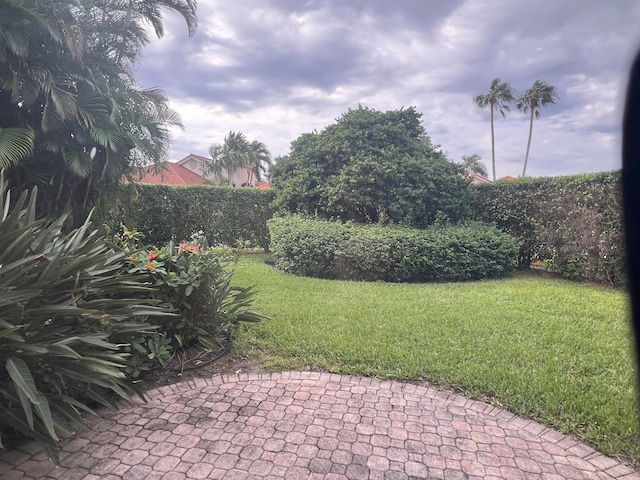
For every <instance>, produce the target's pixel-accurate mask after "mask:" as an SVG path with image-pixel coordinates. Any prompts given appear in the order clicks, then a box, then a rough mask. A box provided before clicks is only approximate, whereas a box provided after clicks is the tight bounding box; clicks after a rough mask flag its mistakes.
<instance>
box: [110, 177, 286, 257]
mask: <svg viewBox="0 0 640 480" xmlns="http://www.w3.org/2000/svg"><path fill="white" fill-rule="evenodd" d="M273 197H274V194H273V191H272V190H260V189H256V188H232V187H216V186H211V185H193V186H186V187H180V186H168V185H141V184H126V185H122V187H121V190H120V194H119V196H118V198H117V200H116V202H115V205H114V208H113V212H112V216H111V218H110V219H109V221H108V223H109V224H110V226H111V227H112V228H115V229H116V230H117V229H119V226H120V224H124V225H126V226H127V228H133V227H135V228H136V229H137V230H138V231H139V232H142V233H143V234H144V235H145V239H144V241H145V243H147V244H153V245H165V244H167V243H169V241H170V240H171V239H174V240H178V241H183V240H188V239H189V238H190V237H191V235H192V234H194V233H195V232H198V231H200V230H201V231H202V232H203V234H204V235H205V236H206V238H207V240H208V241H209V244H210V245H228V246H242V247H260V248H264V249H267V248H268V247H269V232H268V230H267V223H266V222H267V220H268V219H269V218H271V217H272V216H273V209H272V207H271V202H272V201H273Z"/></svg>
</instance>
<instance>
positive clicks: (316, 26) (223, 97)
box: [138, 0, 640, 176]
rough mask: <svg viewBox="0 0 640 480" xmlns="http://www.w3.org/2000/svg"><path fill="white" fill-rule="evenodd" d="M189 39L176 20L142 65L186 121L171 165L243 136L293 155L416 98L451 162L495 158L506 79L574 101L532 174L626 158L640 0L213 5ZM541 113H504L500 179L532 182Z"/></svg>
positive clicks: (554, 118) (552, 121) (561, 108)
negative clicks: (366, 111)
mask: <svg viewBox="0 0 640 480" xmlns="http://www.w3.org/2000/svg"><path fill="white" fill-rule="evenodd" d="M198 18H199V29H198V32H197V33H196V35H194V36H193V37H192V38H188V36H187V33H186V27H185V26H184V24H183V23H181V20H180V19H179V18H178V17H177V16H175V15H171V16H169V17H168V18H167V32H168V33H167V35H166V37H165V38H164V39H162V40H160V41H154V42H153V43H152V45H150V46H149V48H148V50H147V51H146V54H145V58H146V60H145V62H144V63H143V65H141V67H140V68H139V70H138V74H139V81H140V83H141V84H142V85H144V86H156V85H158V86H161V87H163V88H164V89H165V91H166V92H167V94H168V95H169V98H170V99H171V104H172V106H173V107H174V108H175V109H176V110H178V111H179V112H180V113H181V115H182V117H183V120H184V123H185V127H186V131H185V132H184V133H183V132H180V131H176V132H175V139H174V142H173V148H172V159H173V160H178V159H179V158H182V157H183V156H185V155H187V154H188V153H190V152H193V153H199V154H203V155H206V154H207V147H208V145H209V144H210V143H211V142H219V141H221V140H222V138H223V137H224V134H225V133H227V132H228V131H229V130H240V131H242V132H244V133H246V134H247V135H248V136H249V138H251V139H257V140H260V141H262V142H264V143H265V144H266V145H267V146H268V147H269V148H270V149H271V150H272V153H274V154H275V155H280V154H285V153H287V151H288V147H289V144H290V142H291V141H292V140H294V139H295V138H297V137H298V136H299V135H300V134H301V133H304V132H307V131H310V130H313V129H318V130H320V129H322V128H324V127H325V126H326V125H328V124H330V123H332V122H333V121H334V120H335V118H337V117H338V116H340V115H341V114H342V113H343V112H345V111H346V110H347V109H348V108H353V107H355V106H357V105H358V104H363V105H366V106H369V107H371V108H376V109H379V110H388V109H397V108H400V107H403V106H405V107H407V106H415V107H416V108H417V109H418V110H419V111H421V112H423V113H424V116H423V123H424V125H425V128H426V129H427V132H428V133H429V134H430V135H431V137H432V139H433V141H434V143H438V144H441V145H442V148H443V149H444V150H445V151H446V152H447V153H448V155H449V156H450V158H452V159H453V160H456V161H458V160H459V159H460V157H461V156H462V155H463V154H470V153H474V152H475V153H478V154H480V155H481V156H482V157H483V160H484V161H485V162H486V163H490V161H491V147H490V139H489V113H488V111H482V110H480V109H478V108H477V107H475V106H474V105H473V103H472V101H471V98H472V96H473V95H474V94H476V93H479V92H484V91H486V90H487V89H488V87H489V84H490V82H491V80H492V79H493V78H495V77H501V78H502V79H503V80H507V81H509V82H511V83H512V85H513V86H514V87H515V88H516V89H517V90H520V91H523V90H525V89H526V88H528V87H529V86H530V85H531V84H532V83H533V81H534V80H537V79H541V80H545V81H548V82H550V83H551V84H553V85H555V86H556V87H557V89H558V93H559V96H560V99H561V101H560V102H559V103H558V104H557V105H556V106H553V107H551V108H547V109H545V110H544V111H543V112H542V115H541V118H540V120H538V121H536V123H535V125H534V134H533V143H532V150H531V159H530V166H529V170H528V171H529V172H530V174H532V175H556V174H571V173H581V172H587V171H600V170H609V169H613V168H619V166H620V159H619V145H620V120H621V105H622V97H623V93H624V88H625V82H626V74H627V70H628V68H629V66H630V63H631V57H632V55H633V54H634V52H635V49H636V48H637V47H638V46H639V45H640V43H639V40H640V36H639V35H638V31H637V25H638V23H639V21H640V4H637V2H636V1H635V0H617V1H616V2H601V1H600V0H566V1H562V2H560V1H557V0H522V1H518V2H513V1H511V0H492V1H491V2H486V1H482V0H466V1H465V0H458V1H447V2H441V1H436V0H396V1H394V2H388V1H384V0H355V1H349V2H344V1H343V0H308V1H299V0H261V1H259V0H246V1H243V2H224V1H222V0H208V1H207V2H206V3H205V2H204V1H201V2H200V3H199V15H198ZM527 132H528V119H527V117H526V116H525V115H523V114H522V113H521V112H511V113H510V114H509V116H508V117H507V118H506V119H504V120H503V119H499V120H497V121H496V156H497V166H498V174H499V175H513V176H517V175H518V174H519V173H520V170H521V164H522V160H523V157H524V149H525V147H526V137H527Z"/></svg>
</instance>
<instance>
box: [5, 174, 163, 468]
mask: <svg viewBox="0 0 640 480" xmlns="http://www.w3.org/2000/svg"><path fill="white" fill-rule="evenodd" d="M5 191H6V183H5V182H4V180H3V178H2V176H1V175H0V215H2V216H0V448H3V442H5V443H6V441H7V440H10V439H13V438H14V437H16V435H22V436H27V437H30V438H33V439H34V440H36V441H37V442H38V443H39V444H40V445H41V446H42V448H43V450H44V452H45V453H46V454H47V455H48V456H49V457H50V458H52V459H53V460H54V461H57V453H56V450H55V442H56V441H57V439H58V438H59V437H60V436H66V435H68V434H70V433H72V432H74V431H76V430H78V428H82V427H83V426H84V421H83V419H82V417H81V413H82V412H93V410H92V407H93V406H94V405H102V406H106V407H110V408H115V403H114V401H113V398H112V397H113V395H118V396H120V397H122V398H125V399H126V398H129V395H130V394H132V393H135V394H137V393H139V392H138V391H137V390H136V389H135V388H134V387H133V385H132V383H131V382H130V381H129V379H128V378H127V375H126V369H127V367H128V366H129V359H128V355H127V354H126V353H125V352H124V351H123V350H122V344H123V343H128V342H130V340H131V339H132V338H133V337H139V336H143V335H146V334H150V333H151V332H152V331H153V327H151V326H149V325H148V324H146V323H144V321H145V319H146V318H147V316H148V315H154V316H157V317H159V315H160V314H162V313H163V310H162V309H160V308H158V307H154V306H153V305H155V304H157V303H158V302H157V301H155V300H150V297H151V296H152V295H151V293H152V290H151V289H150V288H149V286H148V284H146V283H145V280H146V277H145V276H144V275H141V274H140V273H138V272H131V273H126V274H122V271H121V270H122V267H123V265H124V253H123V252H117V251H114V250H112V249H111V248H110V247H109V246H108V245H107V244H106V242H105V241H104V239H103V238H102V237H100V236H99V235H98V233H97V231H91V230H90V223H89V219H87V220H86V222H85V224H84V225H83V226H82V227H81V228H79V229H77V230H74V231H72V232H70V233H68V234H63V233H62V225H63V223H64V221H65V218H64V217H62V218H60V219H58V220H56V221H54V222H47V221H45V220H36V218H35V204H36V193H37V190H36V189H34V191H33V192H32V193H31V195H29V194H28V193H27V192H23V193H22V195H20V197H19V198H18V199H17V201H15V203H14V205H13V208H10V209H9V208H8V207H9V200H10V199H9V193H7V194H6V200H5V198H4V194H5Z"/></svg>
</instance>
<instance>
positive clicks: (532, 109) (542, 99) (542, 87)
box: [516, 80, 558, 178]
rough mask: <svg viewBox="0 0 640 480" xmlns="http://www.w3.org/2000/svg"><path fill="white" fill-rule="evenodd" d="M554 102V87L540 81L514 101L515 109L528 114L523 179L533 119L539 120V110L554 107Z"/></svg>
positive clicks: (555, 96) (527, 159) (525, 173)
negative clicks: (527, 134) (527, 135)
mask: <svg viewBox="0 0 640 480" xmlns="http://www.w3.org/2000/svg"><path fill="white" fill-rule="evenodd" d="M556 100H558V94H557V93H556V87H554V86H553V85H551V84H549V83H547V82H544V81H542V80H536V81H535V82H533V85H532V86H531V88H528V89H527V90H526V91H525V92H524V93H523V94H521V95H519V96H518V98H517V99H516V108H517V109H518V110H520V111H522V112H524V113H527V112H529V113H530V116H529V138H528V140H527V153H526V154H525V156H524V167H523V168H522V177H523V178H524V177H526V176H527V162H528V161H529V149H530V148H531V135H532V133H533V117H534V116H535V118H540V109H541V108H542V107H546V106H549V105H555V103H556Z"/></svg>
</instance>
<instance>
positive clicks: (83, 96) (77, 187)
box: [0, 0, 196, 219]
mask: <svg viewBox="0 0 640 480" xmlns="http://www.w3.org/2000/svg"><path fill="white" fill-rule="evenodd" d="M163 9H168V10H173V11H175V12H178V13H179V14H181V15H182V17H183V18H184V19H185V21H186V23H187V27H188V31H189V33H190V34H191V33H193V32H194V31H195V28H196V16H195V14H196V0H144V1H141V0H128V1H122V0H55V1H54V0H52V1H47V2H42V1H36V0H21V1H18V0H7V1H3V2H0V111H2V115H1V116H0V168H7V169H8V172H7V178H8V180H9V182H10V186H11V187H18V188H29V187H32V186H33V185H38V186H39V187H40V192H41V193H40V195H39V199H41V207H42V209H41V210H42V211H41V213H43V214H51V215H55V214H60V213H63V212H65V211H74V213H76V215H77V218H78V219H83V218H84V211H85V210H86V209H88V208H89V207H91V206H94V205H95V204H96V203H98V201H99V199H100V196H101V193H104V191H105V190H106V189H107V188H109V186H113V185H115V184H117V183H118V181H119V180H120V178H121V177H122V175H123V174H126V173H127V172H128V171H130V170H131V168H132V167H134V166H138V165H143V164H149V163H158V162H160V161H161V160H163V159H164V157H166V153H167V151H168V141H169V129H170V127H171V126H173V125H180V118H179V116H178V115H177V113H176V112H174V111H173V110H171V109H170V108H169V106H168V100H167V97H166V95H165V94H164V92H162V90H160V89H157V88H154V89H142V88H140V87H139V86H138V85H137V84H136V81H135V76H134V73H133V72H134V71H133V66H134V64H135V62H136V61H138V60H139V58H140V55H141V52H142V50H143V48H144V46H145V45H147V44H148V43H149V37H148V34H147V31H146V30H145V24H147V25H151V26H152V27H153V30H154V32H155V34H156V35H157V36H159V37H160V36H162V35H163V33H164V29H163V23H162V15H161V14H162V11H163Z"/></svg>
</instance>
